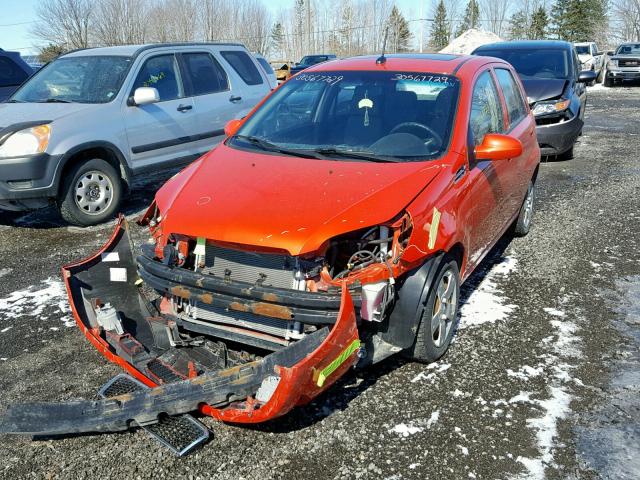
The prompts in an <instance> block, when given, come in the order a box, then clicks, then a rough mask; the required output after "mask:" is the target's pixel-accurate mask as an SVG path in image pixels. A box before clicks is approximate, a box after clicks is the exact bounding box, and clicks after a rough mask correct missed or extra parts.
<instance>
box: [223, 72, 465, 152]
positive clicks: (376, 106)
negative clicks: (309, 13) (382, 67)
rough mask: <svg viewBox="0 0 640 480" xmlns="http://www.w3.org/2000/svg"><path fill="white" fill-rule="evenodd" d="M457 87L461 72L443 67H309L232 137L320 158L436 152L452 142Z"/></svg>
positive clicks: (256, 146)
mask: <svg viewBox="0 0 640 480" xmlns="http://www.w3.org/2000/svg"><path fill="white" fill-rule="evenodd" d="M458 90H459V81H458V79H457V78H456V77H452V76H447V75H440V74H430V73H408V72H403V73H394V72H364V71H348V72H339V71H336V72H318V73H310V74H305V73H302V74H300V75H298V76H296V77H293V78H292V79H291V80H289V81H288V82H287V83H285V84H283V85H282V86H281V87H280V88H279V89H278V90H277V91H276V92H275V93H274V94H273V95H272V96H271V97H269V99H268V100H267V101H266V102H265V104H264V105H263V106H262V107H261V108H260V109H259V110H258V111H257V112H256V113H255V114H254V115H252V116H251V117H250V118H249V119H248V120H247V121H246V123H245V124H244V125H243V126H242V127H241V128H240V130H239V131H238V134H237V135H236V136H234V137H232V138H231V139H230V140H229V142H228V144H229V145H231V146H236V147H241V148H251V149H262V150H266V149H274V151H279V152H280V153H287V152H283V150H289V151H290V152H289V153H291V154H296V155H298V156H302V155H301V154H304V153H306V154H307V155H309V153H310V152H311V153H316V154H319V155H317V156H316V157H317V158H325V157H329V158H347V157H349V156H351V157H352V158H354V159H359V160H372V161H375V160H376V159H377V160H380V161H383V160H386V161H419V160H427V159H432V158H436V157H438V156H440V155H441V154H442V153H443V152H444V151H446V149H447V147H448V144H449V137H450V136H451V130H452V124H453V117H454V115H455V109H456V104H457V99H458ZM267 147H268V148H267ZM291 150H293V152H291ZM349 154H351V155H349ZM375 157H378V158H375Z"/></svg>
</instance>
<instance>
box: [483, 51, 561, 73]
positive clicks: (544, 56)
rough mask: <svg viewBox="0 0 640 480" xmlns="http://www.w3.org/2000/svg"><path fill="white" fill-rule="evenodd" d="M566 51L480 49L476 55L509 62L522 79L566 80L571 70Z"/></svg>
mask: <svg viewBox="0 0 640 480" xmlns="http://www.w3.org/2000/svg"><path fill="white" fill-rule="evenodd" d="M568 53H569V52H568V50H565V49H558V48H556V49H551V48H532V49H525V48H517V49H516V48H505V49H495V50H493V49H492V50H489V49H486V50H485V49H484V48H483V49H481V50H478V51H477V52H476V55H483V56H486V57H497V58H501V59H503V60H506V61H507V62H509V63H510V64H511V65H513V67H514V68H515V69H516V72H518V75H520V77H521V78H522V79H536V78H540V79H549V78H557V79H562V80H566V79H567V78H569V75H570V73H572V70H571V69H570V66H569V55H568Z"/></svg>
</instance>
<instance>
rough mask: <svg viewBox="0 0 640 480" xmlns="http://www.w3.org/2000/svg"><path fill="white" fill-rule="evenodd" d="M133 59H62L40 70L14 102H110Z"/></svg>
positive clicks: (15, 97)
mask: <svg viewBox="0 0 640 480" xmlns="http://www.w3.org/2000/svg"><path fill="white" fill-rule="evenodd" d="M130 63H131V58H130V57H118V56H92V57H89V56H87V57H66V58H65V57H63V58H60V59H58V60H55V61H54V62H52V63H50V64H49V65H47V66H46V67H45V68H43V69H41V70H40V71H38V73H37V74H35V75H34V76H33V77H31V78H30V79H29V81H28V82H27V83H25V84H24V85H23V86H22V88H21V89H20V90H18V91H17V92H16V93H15V94H14V95H13V97H11V100H10V101H14V102H30V103H31V102H61V103H67V102H77V103H107V102H110V101H111V100H113V99H114V98H115V96H116V95H117V94H118V92H119V91H120V87H121V86H122V82H123V81H124V78H125V77H126V75H127V72H128V70H129V65H130Z"/></svg>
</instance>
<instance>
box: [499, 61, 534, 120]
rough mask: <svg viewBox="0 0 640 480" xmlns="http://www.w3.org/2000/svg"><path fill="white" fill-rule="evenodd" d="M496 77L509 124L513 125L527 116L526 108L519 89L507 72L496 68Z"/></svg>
mask: <svg viewBox="0 0 640 480" xmlns="http://www.w3.org/2000/svg"><path fill="white" fill-rule="evenodd" d="M496 77H498V83H499V84H500V88H501V89H502V94H503V95H504V99H505V102H506V104H507V111H508V113H509V123H510V124H511V125H515V124H516V123H518V122H519V121H520V120H521V119H522V118H524V117H525V116H526V115H527V108H526V107H525V105H524V101H523V100H522V95H521V94H520V88H518V84H517V83H516V81H515V79H514V78H513V75H511V72H510V71H509V70H505V69H504V68H496Z"/></svg>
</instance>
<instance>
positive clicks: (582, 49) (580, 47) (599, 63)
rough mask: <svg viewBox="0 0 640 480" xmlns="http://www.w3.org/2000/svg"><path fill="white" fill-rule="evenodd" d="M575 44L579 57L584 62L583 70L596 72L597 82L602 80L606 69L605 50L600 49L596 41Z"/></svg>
mask: <svg viewBox="0 0 640 480" xmlns="http://www.w3.org/2000/svg"><path fill="white" fill-rule="evenodd" d="M574 46H575V47H576V52H577V53H578V59H579V60H580V63H581V64H582V70H583V71H584V70H591V71H593V72H595V73H596V75H597V77H596V80H595V82H601V81H602V77H603V75H604V70H605V56H604V52H601V51H599V50H598V46H597V45H596V44H595V43H594V42H581V43H574ZM595 82H593V83H595Z"/></svg>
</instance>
